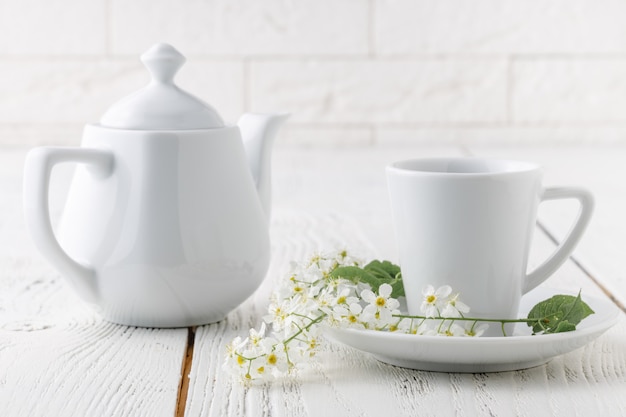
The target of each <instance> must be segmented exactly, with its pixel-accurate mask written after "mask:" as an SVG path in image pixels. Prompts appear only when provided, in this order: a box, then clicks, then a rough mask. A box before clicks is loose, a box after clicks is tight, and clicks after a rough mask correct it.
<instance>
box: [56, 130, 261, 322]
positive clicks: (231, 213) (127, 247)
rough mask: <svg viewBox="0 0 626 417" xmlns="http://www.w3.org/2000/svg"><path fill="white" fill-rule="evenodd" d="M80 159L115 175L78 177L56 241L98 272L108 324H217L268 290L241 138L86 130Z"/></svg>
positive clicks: (84, 172)
mask: <svg viewBox="0 0 626 417" xmlns="http://www.w3.org/2000/svg"><path fill="white" fill-rule="evenodd" d="M82 147H83V148H93V149H98V150H104V151H107V152H109V153H110V154H111V155H112V167H111V172H110V174H109V175H107V176H102V175H96V174H95V173H94V172H93V170H91V169H90V166H89V165H88V164H85V165H79V166H78V167H77V169H76V172H75V174H74V178H73V181H72V184H71V186H70V190H69V194H68V199H67V203H66V207H65V209H64V213H63V217H62V219H61V223H60V225H59V232H58V240H59V243H60V246H61V247H62V249H63V250H64V251H65V252H66V253H67V254H68V255H69V256H70V257H71V258H73V259H75V260H77V261H78V262H81V263H82V264H86V265H89V266H90V268H91V269H92V270H93V271H94V274H95V277H94V279H95V282H96V286H97V290H96V291H97V297H96V300H95V303H96V304H97V308H98V309H99V310H100V313H101V314H102V315H103V316H104V318H105V319H107V320H109V321H113V322H116V323H121V324H127V325H135V326H143V327H180V326H193V325H199V324H206V323H212V322H216V321H219V320H221V319H223V318H224V317H225V316H226V314H228V313H229V312H230V311H231V310H233V309H234V308H235V307H236V306H237V305H239V304H240V303H241V302H243V301H244V300H245V299H246V298H247V297H248V296H250V295H251V294H252V293H253V292H254V291H255V289H256V288H257V287H258V286H259V285H260V283H261V282H262V280H263V278H264V275H265V273H266V271H267V268H268V265H269V257H270V243H269V231H268V222H267V217H266V215H265V213H264V211H263V209H262V206H261V203H260V201H259V198H258V194H257V190H256V187H255V184H254V180H253V178H252V175H251V173H250V168H249V166H248V162H247V160H246V153H245V150H244V147H243V144H242V142H241V137H240V133H239V129H238V128H237V127H236V126H232V127H223V128H218V129H196V130H172V131H141V130H121V129H107V128H103V127H101V126H98V125H87V126H86V128H85V132H84V136H83V142H82Z"/></svg>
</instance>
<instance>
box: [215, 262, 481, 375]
mask: <svg viewBox="0 0 626 417" xmlns="http://www.w3.org/2000/svg"><path fill="white" fill-rule="evenodd" d="M361 265H363V262H362V261H361V260H360V259H358V258H356V257H354V256H353V255H352V254H349V253H348V252H347V251H340V252H338V253H335V254H330V255H325V254H317V255H315V256H313V257H311V258H310V259H309V260H308V261H306V262H304V263H299V264H297V263H292V265H291V273H290V274H288V275H287V276H286V279H284V280H282V281H280V282H279V283H278V285H277V286H276V288H275V290H274V292H273V293H272V296H271V299H270V305H269V307H268V314H267V315H265V316H264V317H263V320H264V321H263V322H262V323H261V326H260V328H259V329H258V330H256V329H250V331H249V335H248V337H247V338H246V339H242V338H241V337H237V338H235V339H234V340H233V341H232V342H231V343H229V344H228V345H227V346H226V358H225V362H224V366H225V367H226V368H227V370H228V372H230V373H231V374H233V375H235V376H237V377H238V378H240V379H241V380H242V381H243V382H244V383H250V382H251V381H253V380H264V381H267V380H271V379H273V378H277V377H281V376H284V375H286V374H288V373H290V372H292V371H293V370H294V369H296V367H299V366H302V364H303V363H305V362H306V360H307V359H308V358H310V357H311V356H313V355H315V354H316V352H317V350H318V348H319V346H320V344H321V343H322V339H321V329H322V326H321V325H322V324H323V325H325V326H334V327H339V328H355V329H370V330H385V331H390V332H399V333H407V334H415V335H438V336H480V335H481V334H483V332H484V331H485V329H486V327H487V325H485V324H479V323H477V322H474V321H468V320H469V319H466V318H465V316H464V315H465V314H467V313H468V312H469V307H467V305H465V304H464V303H463V302H461V301H460V300H459V295H458V294H454V295H451V294H452V289H451V288H450V287H449V286H447V285H444V286H442V287H439V288H438V289H436V290H435V288H433V287H432V286H428V287H426V288H425V289H424V291H423V300H422V305H421V309H422V312H423V314H424V316H423V317H418V316H413V317H406V316H401V315H400V311H399V308H400V303H399V301H398V300H397V299H396V298H394V297H392V296H391V294H392V292H393V288H392V286H391V285H389V284H387V283H385V284H382V285H380V286H379V288H376V289H372V288H371V287H370V285H369V284H367V283H365V282H356V283H355V282H352V281H350V280H347V279H345V278H337V277H335V276H333V271H334V270H335V269H336V268H338V267H342V266H357V267H361ZM433 317H445V318H446V319H445V320H440V319H438V320H433V319H432V318H433ZM459 323H462V324H463V325H460V324H459ZM270 324H271V329H272V332H273V333H272V334H271V335H269V334H268V333H269V330H268V328H269V325H270Z"/></svg>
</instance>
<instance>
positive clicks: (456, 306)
mask: <svg viewBox="0 0 626 417" xmlns="http://www.w3.org/2000/svg"><path fill="white" fill-rule="evenodd" d="M469 311H470V309H469V307H468V306H467V304H465V303H464V302H462V301H461V300H459V294H458V293H457V294H454V295H453V296H450V297H448V298H447V299H446V303H445V306H444V308H443V310H442V311H441V317H450V318H456V317H463V315H464V314H467V313H469Z"/></svg>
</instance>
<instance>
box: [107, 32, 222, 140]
mask: <svg viewBox="0 0 626 417" xmlns="http://www.w3.org/2000/svg"><path fill="white" fill-rule="evenodd" d="M141 61H142V62H143V63H144V65H145V66H146V68H147V69H148V71H149V72H150V76H151V79H150V82H149V84H148V85H146V86H145V87H144V88H142V89H140V90H138V91H136V92H134V93H132V94H130V95H129V96H127V97H124V98H123V99H121V100H120V101H118V102H117V103H115V104H114V105H113V106H111V108H109V109H108V110H107V112H106V113H105V114H104V115H103V116H102V118H101V119H100V124H101V125H102V126H105V127H112V128H116V129H134V130H157V129H165V130H174V129H176V130H179V129H212V128H221V127H224V122H223V120H222V118H221V116H220V115H219V114H218V113H217V111H216V110H215V109H214V108H213V107H212V106H211V105H209V104H207V103H205V102H204V101H202V100H200V99H199V98H197V97H195V96H193V95H191V94H189V93H188V92H186V91H184V90H181V89H180V88H179V87H178V86H176V84H175V83H174V77H175V76H176V72H177V71H178V70H179V69H180V67H181V66H182V65H183V64H184V63H185V57H184V56H183V55H182V54H181V53H180V52H178V51H177V50H176V49H175V48H174V47H173V46H171V45H168V44H166V43H158V44H156V45H154V46H152V47H151V48H150V49H148V50H147V51H146V52H145V53H144V54H143V55H141Z"/></svg>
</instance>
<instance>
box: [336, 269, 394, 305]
mask: <svg viewBox="0 0 626 417" xmlns="http://www.w3.org/2000/svg"><path fill="white" fill-rule="evenodd" d="M330 277H331V278H344V279H347V280H349V281H351V282H354V283H355V284H356V283H359V282H364V283H366V284H369V285H370V287H372V290H374V291H378V287H380V286H381V285H382V284H389V285H391V288H392V291H391V296H392V297H393V298H398V297H400V296H403V295H404V287H403V286H402V274H401V272H400V267H399V266H397V265H394V264H393V263H391V262H389V261H382V262H381V261H372V262H370V263H369V264H367V265H365V266H364V267H363V268H359V267H358V266H339V267H337V268H335V269H334V270H333V271H332V272H331V273H330Z"/></svg>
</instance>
